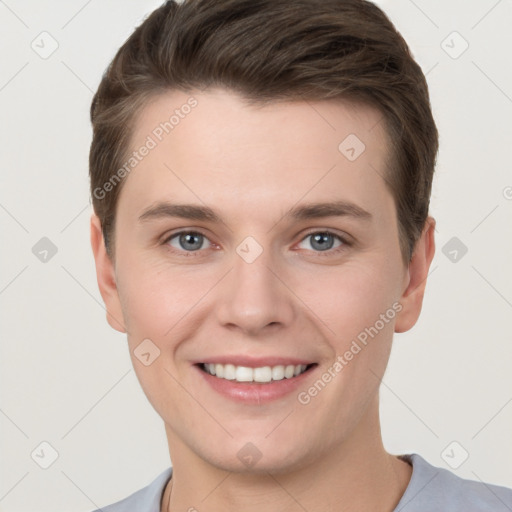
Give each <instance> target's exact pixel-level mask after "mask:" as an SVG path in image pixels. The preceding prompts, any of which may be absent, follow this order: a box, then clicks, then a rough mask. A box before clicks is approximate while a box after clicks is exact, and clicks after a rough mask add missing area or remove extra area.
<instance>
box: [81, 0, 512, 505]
mask: <svg viewBox="0 0 512 512" xmlns="http://www.w3.org/2000/svg"><path fill="white" fill-rule="evenodd" d="M91 117H92V123H93V128H94V137H93V142H92V145H91V153H90V176H91V192H92V196H93V205H94V211H95V214H94V215H93V216H92V218H91V243H92V247H93V252H94V257H95V261H96V268H97V278H98V284H99V288H100V291H101V294H102V297H103V299H104V301H105V304H106V307H107V311H108V313H107V320H108V322H109V324H110V325H111V326H112V327H113V328H114V329H117V330H118V331H121V332H126V333H127V338H128V343H129V348H130V355H131V357H132V362H133V365H134V368H135V371H136V374H137V377H138V379H139V381H140V384H141V386H142V388H143V390H144V392H145V394H146V395H147V397H148V400H149V401H150V403H151V404H152V405H153V407H154V408H155V410H156V411H157V413H158V414H159V415H160V416H161V417H162V419H163V420H164V423H165V430H166V434H167V440H168V445H169V454H170V458H171V461H172V469H171V468H169V469H167V470H166V471H164V472H163V473H162V474H160V475H159V476H158V478H156V479H155V480H154V481H153V482H152V483H151V484H150V485H148V486H147V487H146V488H144V489H141V490H140V491H137V492H136V493H135V494H133V495H131V496H129V497H128V498H126V499H125V500H123V501H121V502H118V503H117V504H114V505H111V506H109V507H104V508H103V509H102V510H105V511H109V512H121V511H135V510H137V511H148V512H168V511H173V512H174V511H187V510H188V511H194V510H198V511H201V512H202V511H219V510H224V511H240V510H243V511H244V512H250V511H253V510H254V511H256V510H257V511H261V510H265V511H269V512H273V511H277V510H279V511H280V512H282V511H284V510H285V511H290V512H292V511H304V510H307V511H309V512H316V511H325V510H336V511H349V510H365V511H381V512H383V511H389V512H391V511H399V510H403V509H404V510H407V511H408V512H419V511H431V510H443V511H465V512H467V511H468V510H471V511H472V512H476V511H484V510H486V511H487V510H493V511H505V510H512V491H511V490H508V489H505V488H503V487H498V486H492V485H487V484H482V483H479V482H473V481H469V480H464V479H461V478H459V477H457V476H455V475H453V474H452V473H450V472H448V471H446V470H444V469H439V468H435V467H433V466H432V465H430V464H429V463H427V462H426V461H425V460H424V459H423V458H422V457H421V456H419V455H417V454H408V455H401V456H395V455H391V454H389V453H387V452H386V451H385V449H384V447H383V443H382V439H381V432H380V424H379V409H378V405H379V401H378V391H379V384H380V380H381V378H382V376H383V375H384V372H385V369H386V365H387V361H388V357H389V354H390V350H391V344H392V338H393V333H394V332H404V331H407V330H409V329H411V328H412V327H413V325H414V324H415V323H416V321H417V319H418V316H419V314H420V311H421V305H422V300H423V294H424V290H425V285H426V279H427V275H428V271H429V266H430V263H431V261H432V258H433V256H434V251H435V246H434V227H435V220H434V219H433V218H432V217H430V216H429V215H428V208H429V198H430V191H431V184H432V176H433V172H434V166H435V159H436V154H437V149H438V138H437V130H436V126H435V123H434V120H433V118H432V114H431V109H430V104H429V97H428V89H427V84H426V81H425V77H424V76H423V74H422V72H421V69H420V68H419V66H418V65H417V64H416V63H415V62H414V60H413V59H412V57H411V55H410V53H409V50H408V48H407V45H406V43H405V42H404V40H403V39H402V37H401V36H400V35H399V34H398V33H397V31H396V30H395V28H394V27H393V25H392V24H391V22H390V21H389V20H388V19H387V17H386V16H385V15H384V14H383V13H382V11H380V10H379V9H378V8H377V7H376V6H375V5H373V4H371V3H369V2H365V1H362V0H293V1H292V0H281V1H279V2H276V1H275V0H250V1H246V0H188V1H187V0H186V1H185V2H184V3H182V4H177V3H176V2H172V1H171V2H167V3H166V4H165V5H163V6H162V7H160V8H159V9H157V10H156V11H155V12H153V13H152V14H151V15H150V16H149V17H148V18H147V19H146V20H145V21H144V23H143V24H142V25H141V26H140V27H139V28H138V29H137V30H136V31H135V32H134V33H133V35H132V36H131V37H130V38H129V39H128V41H127V42H126V43H125V44H124V45H123V47H122V48H121V49H120V50H119V52H118V54H117V55H116V57H115V59H114V61H113V62H112V64H111V66H110V67H109V69H108V71H107V73H106V74H105V76H104V77H103V80H102V82H101V84H100V87H99V89H98V92H97V94H96V96H95V98H94V100H93V104H92V108H91Z"/></svg>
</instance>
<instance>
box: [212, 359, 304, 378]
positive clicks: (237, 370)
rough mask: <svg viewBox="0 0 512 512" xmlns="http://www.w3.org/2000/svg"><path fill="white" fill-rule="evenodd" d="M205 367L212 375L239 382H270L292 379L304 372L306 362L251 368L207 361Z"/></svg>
mask: <svg viewBox="0 0 512 512" xmlns="http://www.w3.org/2000/svg"><path fill="white" fill-rule="evenodd" d="M203 367H204V369H205V370H206V371H207V372H208V373H209V374H211V375H215V376H216V377H219V378H221V379H228V380H236V381H238V382H270V381H271V380H282V379H284V378H287V379H291V378H292V377H295V376H296V375H299V374H300V373H303V372H304V371H305V370H306V368H307V366H306V365H305V364H298V365H296V366H294V365H293V364H290V365H287V366H283V365H279V366H262V367H259V368H249V367H247V366H235V365H233V364H213V363H205V364H204V365H203Z"/></svg>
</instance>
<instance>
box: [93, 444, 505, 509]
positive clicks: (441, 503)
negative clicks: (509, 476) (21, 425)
mask: <svg viewBox="0 0 512 512" xmlns="http://www.w3.org/2000/svg"><path fill="white" fill-rule="evenodd" d="M399 457H400V458H401V459H403V460H405V461H406V462H409V464H411V465H412V476H411V480H410V481H409V485H408V486H407V489H406V490H405V493H404V495H403V496H402V498H401V500H400V501H399V503H398V505H397V506H396V507H395V510H394V511H393V512H512V489H508V488H506V487H501V486H497V485H491V484H487V483H483V482H478V481H474V480H466V479H464V478H460V477H459V476H457V475H455V474H454V473H451V472H450V471H448V470H446V469H443V468H438V467H435V466H432V465H431V464H429V463H428V462H427V461H426V460H425V459H424V458H423V457H421V456H420V455H418V454H417V453H413V454H407V455H400V456H399ZM171 475H172V468H167V469H166V470H165V471H163V472H162V473H160V475H158V476H157V477H156V478H155V479H154V480H153V481H152V482H151V483H150V484H149V485H147V486H146V487H144V488H143V489H140V490H138V491H137V492H135V493H133V494H131V495H130V496H128V497H127V498H125V499H124V500H121V501H118V502H117V503H113V504H112V505H109V506H107V507H103V508H101V509H97V510H94V511H93V512H160V502H161V500H162V495H163V492H164V489H165V486H166V484H167V482H168V481H169V480H170V478H171Z"/></svg>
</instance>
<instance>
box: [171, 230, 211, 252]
mask: <svg viewBox="0 0 512 512" xmlns="http://www.w3.org/2000/svg"><path fill="white" fill-rule="evenodd" d="M205 242H207V243H208V244H210V241H209V240H208V238H206V237H205V236H204V235H203V234H201V233H198V232H196V231H181V232H179V233H175V234H173V235H171V236H169V237H168V238H167V239H166V240H165V241H164V242H163V243H164V244H168V245H170V246H171V247H172V248H173V249H175V250H177V251H185V252H197V251H199V250H200V249H204V248H205V247H203V245H204V243H205ZM208 247H209V246H208Z"/></svg>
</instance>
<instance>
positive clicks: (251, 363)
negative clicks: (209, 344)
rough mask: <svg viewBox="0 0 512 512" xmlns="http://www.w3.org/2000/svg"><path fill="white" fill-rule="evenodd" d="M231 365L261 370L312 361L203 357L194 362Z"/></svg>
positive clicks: (275, 357) (270, 357) (272, 358)
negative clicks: (262, 368)
mask: <svg viewBox="0 0 512 512" xmlns="http://www.w3.org/2000/svg"><path fill="white" fill-rule="evenodd" d="M201 363H205V364H208V363H209V364H223V365H224V364H232V365H234V366H245V367H247V368H261V367H262V366H288V365H294V366H297V365H299V364H304V365H306V366H307V365H310V364H313V361H308V360H307V359H301V358H298V357H277V356H269V357H250V356H243V355H239V356H235V355H230V356H212V357H205V358H204V359H202V360H201V361H196V363H195V364H201Z"/></svg>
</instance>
